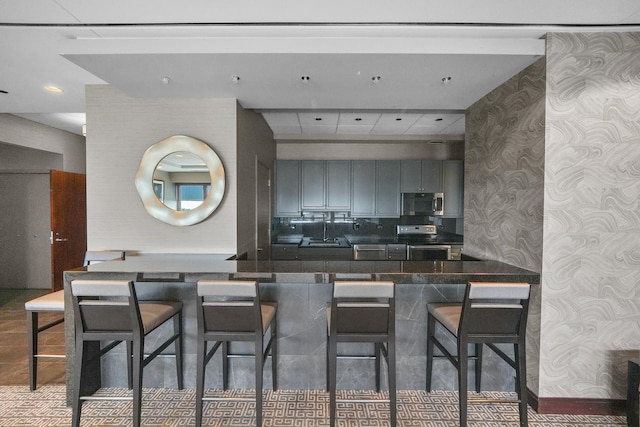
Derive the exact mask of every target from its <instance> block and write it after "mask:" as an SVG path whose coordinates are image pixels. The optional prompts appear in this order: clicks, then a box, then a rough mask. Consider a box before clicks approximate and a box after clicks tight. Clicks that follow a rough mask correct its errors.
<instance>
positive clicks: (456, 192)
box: [442, 160, 464, 218]
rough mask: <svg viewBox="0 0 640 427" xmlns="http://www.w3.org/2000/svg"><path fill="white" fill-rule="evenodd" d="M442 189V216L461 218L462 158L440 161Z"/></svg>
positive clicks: (462, 214)
mask: <svg viewBox="0 0 640 427" xmlns="http://www.w3.org/2000/svg"><path fill="white" fill-rule="evenodd" d="M442 181H443V190H444V216H446V217H450V218H462V217H463V216H464V165H463V163H462V160H445V161H443V162H442Z"/></svg>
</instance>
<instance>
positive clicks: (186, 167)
mask: <svg viewBox="0 0 640 427" xmlns="http://www.w3.org/2000/svg"><path fill="white" fill-rule="evenodd" d="M224 188H225V176H224V168H223V166H222V162H221V161H220V158H219V157H218V155H217V154H216V153H215V151H213V150H212V149H211V147H209V146H208V145H207V144H205V143H204V142H202V141H200V140H198V139H195V138H191V137H188V136H184V135H175V136H171V137H169V138H167V139H164V140H162V141H160V142H158V143H156V144H154V145H152V146H151V147H149V149H147V151H146V152H145V153H144V155H143V156H142V160H141V161H140V166H139V167H138V173H137V174H136V189H137V190H138V194H139V195H140V199H142V204H143V205H144V207H145V209H146V210H147V212H148V213H149V214H150V215H151V216H153V217H154V218H156V219H158V220H160V221H162V222H166V223H167V224H171V225H177V226H184V225H193V224H197V223H199V222H201V221H203V220H205V219H206V218H208V217H209V216H210V215H211V214H212V213H213V212H214V211H215V210H216V208H217V207H218V205H220V202H221V201H222V197H223V196H224Z"/></svg>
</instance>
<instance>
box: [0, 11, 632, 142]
mask: <svg viewBox="0 0 640 427" xmlns="http://www.w3.org/2000/svg"><path fill="white" fill-rule="evenodd" d="M605 3H606V4H605ZM638 23H640V3H638V1H637V0H620V1H616V3H615V7H612V6H611V4H610V3H607V2H602V1H600V0H565V1H562V2H558V1H557V0H535V1H534V0H528V1H524V0H485V1H483V2H478V1H477V0H459V1H453V2H448V3H446V7H444V6H443V3H442V2H436V1H432V0H398V1H395V2H388V1H382V0H368V1H364V0H358V1H352V2H344V1H338V0H324V1H321V2H320V1H305V2H301V1H299V0H273V1H271V2H264V1H257V0H236V1H233V2H211V1H209V0H187V1H184V2H175V1H173V0H139V1H136V2H131V1H128V0H113V1H109V2H87V1H84V0H21V1H12V0H0V54H2V58H3V60H2V61H0V90H3V91H6V92H8V93H0V113H10V114H16V115H19V116H22V117H25V118H28V119H30V120H34V121H38V122H41V123H45V124H49V125H51V126H55V127H59V128H61V129H65V130H68V131H70V132H74V133H80V132H81V128H82V124H83V123H84V120H85V119H84V111H85V105H84V86H85V85H87V84H105V83H109V84H112V85H114V86H116V87H118V88H119V89H120V90H122V91H124V92H126V93H127V94H129V95H130V96H134V97H218V98H227V97H228V98H237V99H238V101H239V102H240V104H241V105H242V106H243V107H245V108H251V109H255V110H257V111H260V112H262V113H263V115H264V117H265V119H266V120H267V122H268V123H269V125H270V126H271V128H272V130H273V132H274V134H275V136H276V138H280V139H295V138H298V139H314V138H321V139H324V140H326V139H331V138H333V139H343V140H348V139H349V138H362V137H365V138H370V139H375V138H382V137H389V136H394V137H400V138H407V139H430V140H447V139H459V138H460V137H461V136H462V134H463V133H464V110H465V109H466V108H467V107H468V106H470V105H471V104H473V103H474V102H475V101H477V100H478V99H479V98H480V97H482V96H484V95H485V94H486V93H488V92H489V91H491V90H492V89H494V88H495V87H497V86H498V85H499V84H501V83H502V82H504V81H505V80H507V79H508V78H510V77H511V76H513V75H514V74H516V73H517V72H519V71H520V70H522V69H523V68H525V67H526V66H528V65H529V64H531V63H533V62H534V61H535V60H537V59H538V58H540V57H541V56H543V55H544V39H543V37H544V34H545V33H547V32H550V31H639V28H640V26H637V27H636V26H634V25H636V24H638ZM234 76H236V78H235V79H234ZM449 77H450V80H448V79H447V78H449ZM443 79H447V81H444V82H443ZM45 85H55V86H58V87H60V88H62V89H63V90H64V92H63V93H57V94H56V93H50V92H47V91H45V90H44V89H43V87H44V86H45ZM89 131H90V130H89Z"/></svg>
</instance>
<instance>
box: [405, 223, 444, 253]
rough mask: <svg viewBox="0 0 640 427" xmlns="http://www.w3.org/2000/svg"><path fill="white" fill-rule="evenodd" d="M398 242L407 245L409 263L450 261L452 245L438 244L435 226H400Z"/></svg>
mask: <svg viewBox="0 0 640 427" xmlns="http://www.w3.org/2000/svg"><path fill="white" fill-rule="evenodd" d="M396 235H397V240H398V241H399V242H400V241H402V242H405V243H406V244H407V259H408V260H409V261H430V260H443V261H446V260H450V259H451V245H442V244H438V242H437V238H438V229H437V227H436V226H435V225H433V224H420V225H398V226H396Z"/></svg>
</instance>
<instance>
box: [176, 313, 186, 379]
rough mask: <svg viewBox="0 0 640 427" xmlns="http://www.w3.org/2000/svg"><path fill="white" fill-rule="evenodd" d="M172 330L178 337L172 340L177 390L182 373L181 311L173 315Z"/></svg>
mask: <svg viewBox="0 0 640 427" xmlns="http://www.w3.org/2000/svg"><path fill="white" fill-rule="evenodd" d="M173 332H174V334H175V335H177V336H178V338H177V339H176V340H175V341H174V344H175V352H176V373H177V375H178V390H182V389H183V387H184V384H183V374H182V311H181V312H180V313H178V315H177V316H174V317H173Z"/></svg>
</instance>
